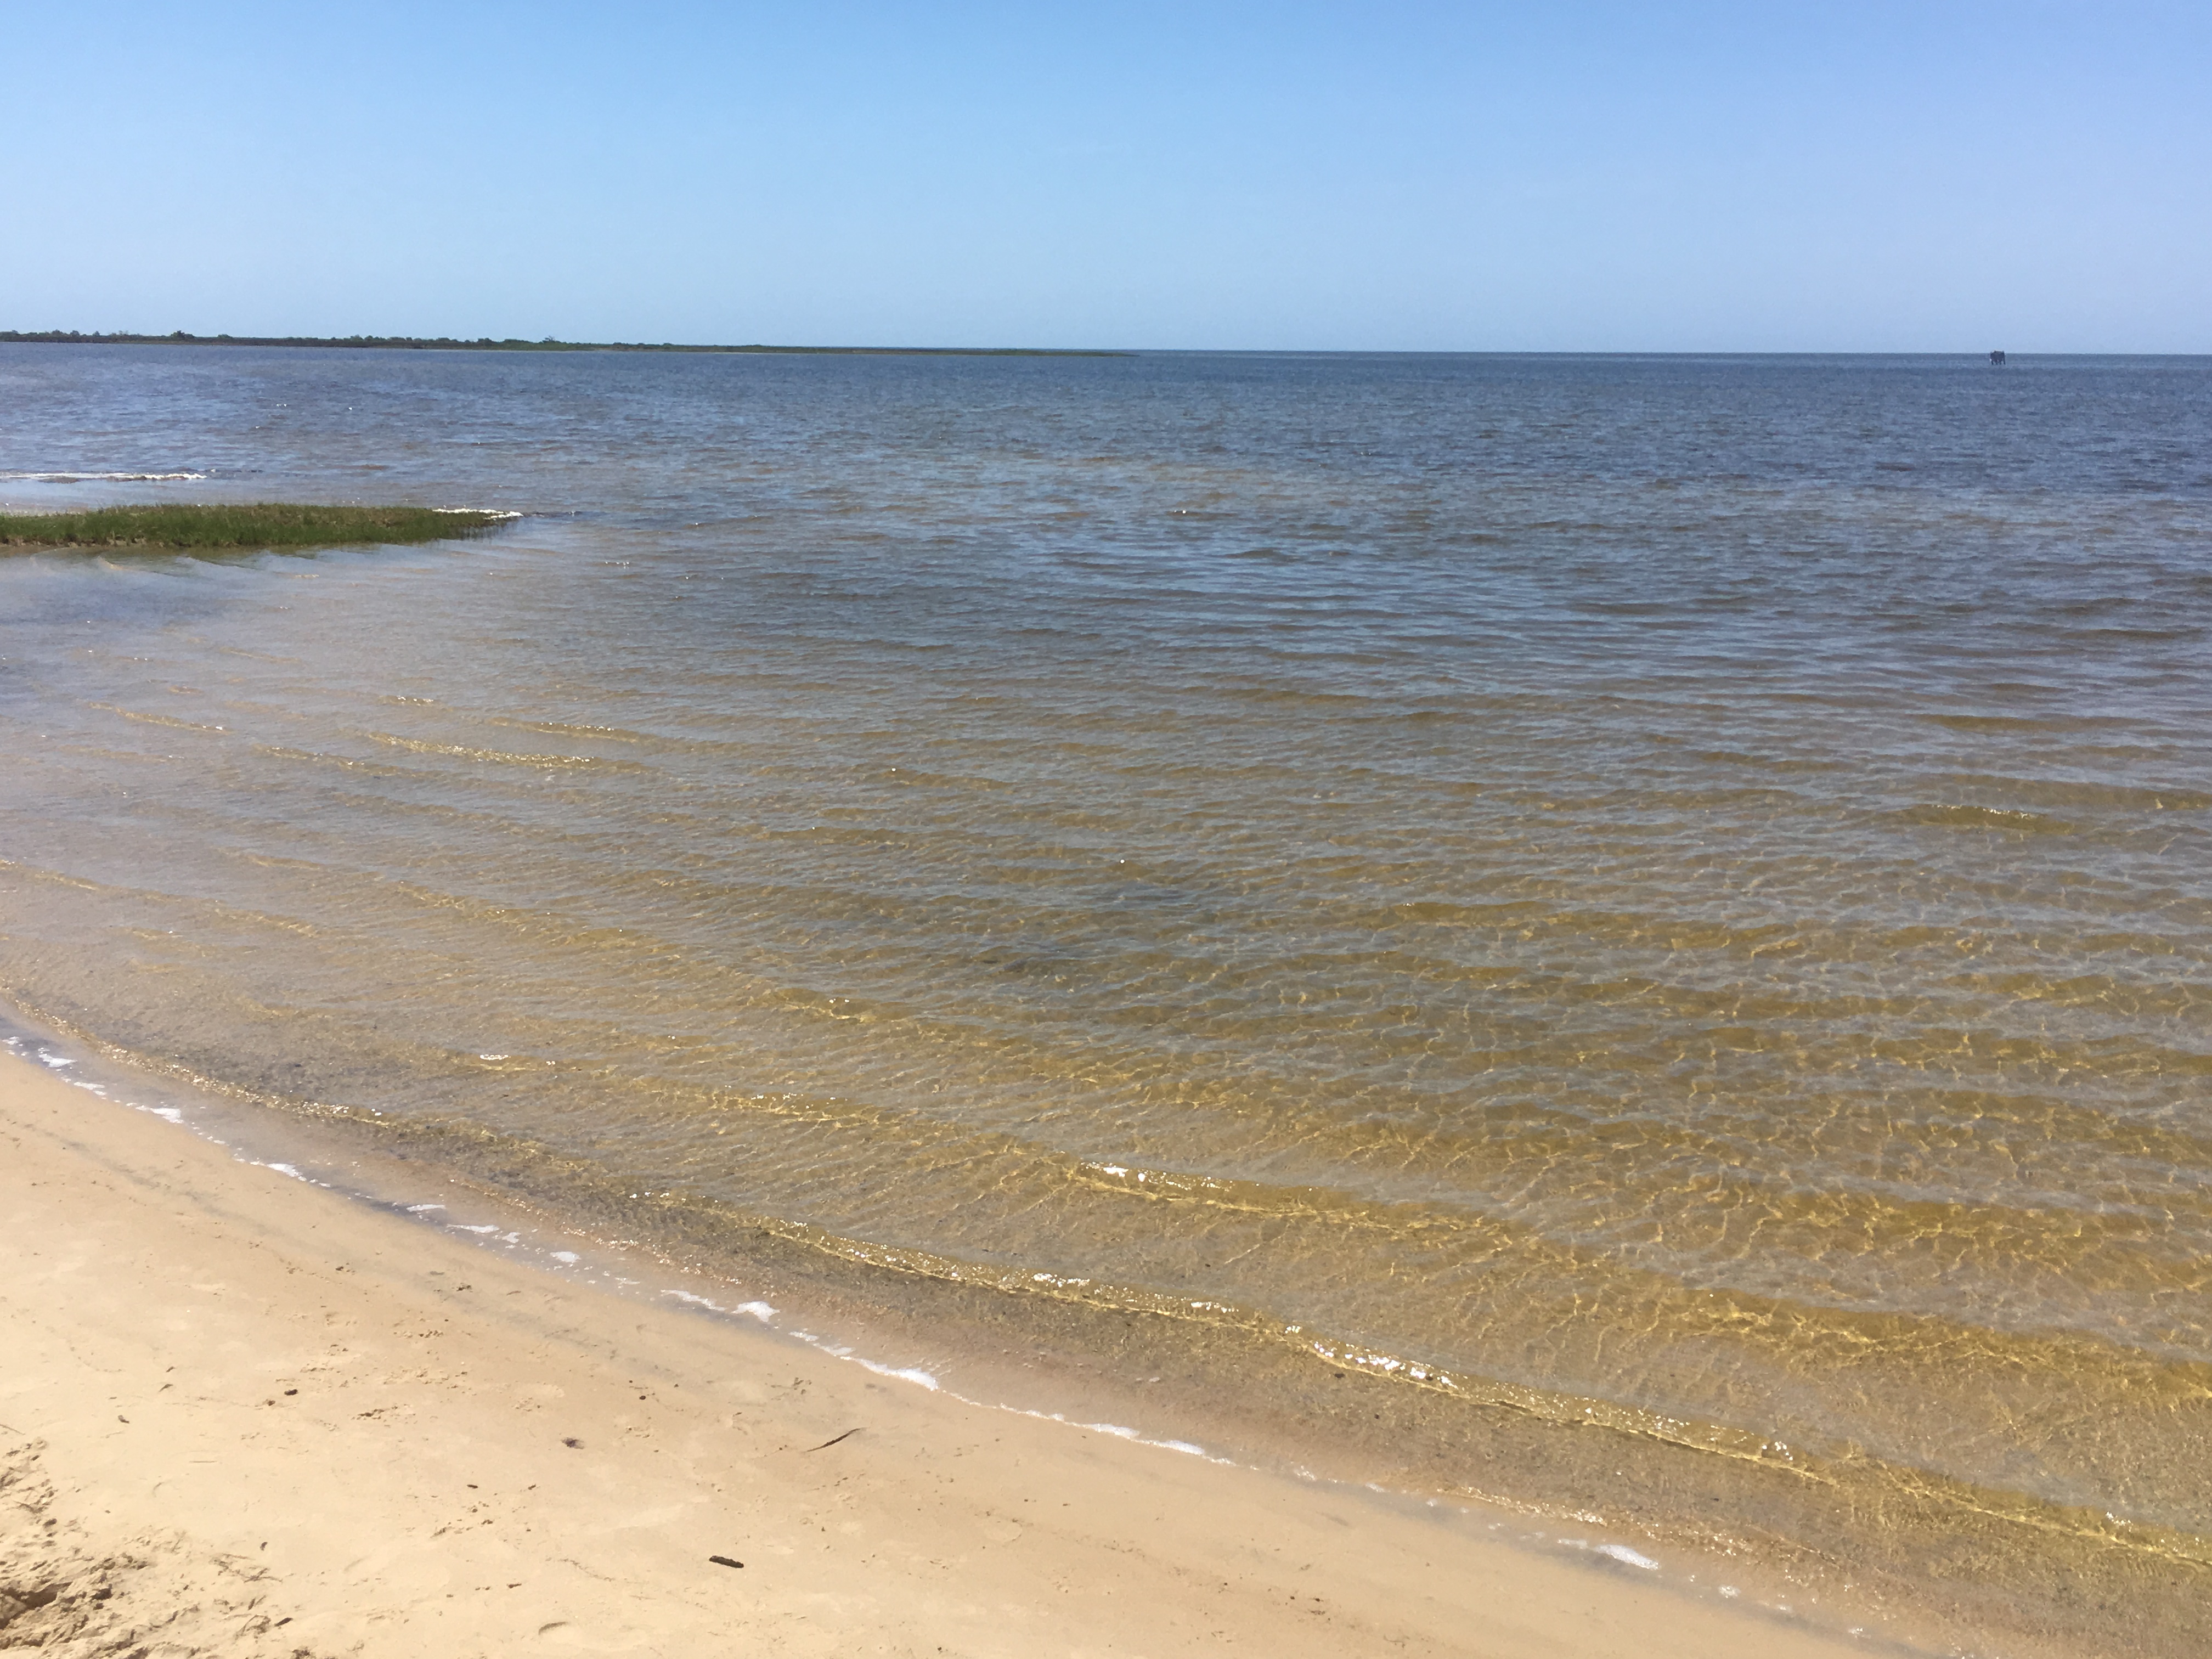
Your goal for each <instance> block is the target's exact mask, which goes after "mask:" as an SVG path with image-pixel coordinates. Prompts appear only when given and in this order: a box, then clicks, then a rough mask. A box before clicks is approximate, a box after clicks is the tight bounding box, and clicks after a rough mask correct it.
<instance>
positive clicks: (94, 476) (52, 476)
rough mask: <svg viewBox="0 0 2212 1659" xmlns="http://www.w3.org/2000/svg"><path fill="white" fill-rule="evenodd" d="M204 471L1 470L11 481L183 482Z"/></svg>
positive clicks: (200, 474)
mask: <svg viewBox="0 0 2212 1659" xmlns="http://www.w3.org/2000/svg"><path fill="white" fill-rule="evenodd" d="M204 477H207V474H206V473H204V472H0V479H4V480H6V481H7V482H9V483H186V482H188V481H191V480H193V479H197V478H204Z"/></svg>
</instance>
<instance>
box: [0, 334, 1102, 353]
mask: <svg viewBox="0 0 2212 1659" xmlns="http://www.w3.org/2000/svg"><path fill="white" fill-rule="evenodd" d="M0 345H167V346H176V345H202V346H319V347H325V348H331V347H350V348H352V349H356V350H371V351H690V352H707V353H757V354H763V355H770V356H813V357H821V356H829V357H1130V356H1135V355H1136V354H1135V353H1134V352H1129V351H1106V350H1084V349H1054V348H1051V347H1046V346H804V345H676V344H672V343H668V342H665V341H664V342H663V343H660V344H659V345H648V344H647V343H643V342H641V341H639V342H631V341H624V340H605V341H591V340H553V339H545V340H494V339H491V338H489V337H486V338H483V339H477V340H454V339H448V338H447V337H443V336H441V337H438V338H436V339H435V340H433V339H416V338H414V337H410V336H405V335H397V334H355V335H349V336H348V337H345V338H343V339H320V338H316V337H310V336H307V335H303V334H287V335H247V334H237V335H232V334H211V335H210V334H187V333H185V332H184V331H182V330H179V331H177V332H176V333H173V334H101V333H98V332H94V333H91V334H81V333H79V332H77V331H76V330H75V329H69V330H63V329H46V330H43V331H38V332H30V333H26V332H21V331H16V330H14V329H4V330H0Z"/></svg>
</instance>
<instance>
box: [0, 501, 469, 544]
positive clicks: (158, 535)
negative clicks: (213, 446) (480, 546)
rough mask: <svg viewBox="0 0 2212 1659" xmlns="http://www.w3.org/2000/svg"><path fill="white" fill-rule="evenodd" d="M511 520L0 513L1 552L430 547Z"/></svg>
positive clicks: (252, 508) (331, 514)
mask: <svg viewBox="0 0 2212 1659" xmlns="http://www.w3.org/2000/svg"><path fill="white" fill-rule="evenodd" d="M511 516H512V515H511V514H508V513H483V512H474V511H470V512H462V511H458V510H453V509H448V508H444V507H301V506H296V505H295V504H293V503H292V502H289V501H254V502H250V503H242V504H233V503H228V502H216V503H210V504H208V505H205V506H179V507H96V508H94V509H93V510H92V511H91V512H88V513H0V548H8V549H10V550H25V551H27V550H30V549H33V548H40V547H84V548H94V547H143V548H153V549H164V548H232V549H237V548H280V547H289V548H297V547H342V546H345V545H348V544H362V543H372V544H390V543H394V542H435V541H444V540H446V539H447V538H450V537H454V536H467V535H473V534H476V533H477V532H481V531H484V530H488V529H489V528H490V527H491V526H494V525H495V524H498V523H500V522H501V521H502V520H506V519H507V518H509V517H511Z"/></svg>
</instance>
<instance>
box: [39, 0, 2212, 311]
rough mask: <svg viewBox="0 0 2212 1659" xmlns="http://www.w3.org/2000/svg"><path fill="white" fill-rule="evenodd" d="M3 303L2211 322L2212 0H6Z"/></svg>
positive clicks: (109, 307) (53, 307) (150, 307)
mask: <svg viewBox="0 0 2212 1659" xmlns="http://www.w3.org/2000/svg"><path fill="white" fill-rule="evenodd" d="M0 39H4V40H6V42H7V58H8V70H7V84H8V92H7V97H6V102H5V110H4V126H3V127H0V131H4V134H5V137H4V139H0V144H4V150H0V155H4V157H5V167H6V173H5V177H6V181H7V185H6V190H5V191H4V193H3V194H0V326H4V327H16V328H45V327H63V328H82V329H92V328H109V329H131V330H138V331H160V332H166V331H168V330H170V329H173V328H184V329H189V330H191V331H195V332H198V333H215V332H219V331H228V332H231V333H264V332H295V331H296V332H304V333H348V334H350V333H356V332H367V333H420V334H454V335H466V336H475V335H480V334H491V335H495V336H501V337H504V336H507V335H525V336H529V337H537V336H540V335H545V334H556V335H560V336H562V337H566V338H586V339H607V338H619V339H654V340H659V339H675V340H693V341H721V342H745V341H755V340H767V341H787V342H799V343H809V342H811V343H859V344H900V343H941V344H1034V345H1092V344H1097V345H1131V346H1161V347H1235V348H1291V349H1441V350H1462V349H1465V350H1487V349H1543V350H1577V349H1601V350H1611V349H1632V350H1633V349H1651V350H1708V349H1738V350H1790V349H1808V350H1892V349H1896V350H1917V349H1944V350H1956V349H1964V350H1975V349H1988V348H1990V347H1992V346H2000V345H2001V346H2004V347H2007V348H2008V349H2012V350H2015V351H2035V350H2054V351H2057V350H2063V351H2083V350H2123V351H2207V350H2212V4H2207V3H2204V0H2197V3H2195V4H2191V5H2180V4H2165V3H2158V4H2131V3H2128V0H2108V3H2103V4H2094V5H2092V4H2057V3H2052V4H2039V3H2032V0H2024V3H2015V4H2009V5H1997V4H1949V3H1944V0H1922V3H1915V4H1890V3H1886V0H1863V3H1835V4H1829V3H1807V4H1793V3H1790V0H1766V3H1760V4H1705V5H1698V4H1690V5H1670V4H1665V3H1650V4H1635V5H1631V4H1601V3H1575V0H1562V3H1556V4H1543V3H1536V0H1527V3H1521V4H1513V5H1491V4H1473V3H1470V4H1462V5H1427V4H1400V3H1389V0H1368V3H1364V4H1358V5H1352V4H1299V3H1296V0H1274V3H1268V4H1255V5H1246V4H1209V3H1206V0H1182V3H1169V4H1138V5H1128V4H1117V3H1111V0H1101V3H1089V4H1056V3H1051V0H1038V3H1031V4H1024V5H959V4H939V5H911V6H891V5H867V4H860V5H842V4H836V3H829V4H822V3H814V4H806V5H796V4H790V5H749V4H738V3H732V4H724V5H706V4H682V3H661V4H655V3H651V0H646V3H635V0H633V3H627V4H622V5H613V4H582V5H575V4H559V3H532V4H521V3H507V4H486V3H479V0H444V3H438V4H414V3H394V4H381V5H376V6H362V5H345V4H336V5H316V4H309V3H302V0H287V3H284V4H281V5H276V4H270V5H240V4H233V3H224V0H216V3H204V4H194V5H190V6H182V5H177V4H173V3H165V4H161V5H158V6H155V5H115V4H103V3H100V0H85V3H80V4H76V5H72V6H63V5H58V4H54V3H51V0H0Z"/></svg>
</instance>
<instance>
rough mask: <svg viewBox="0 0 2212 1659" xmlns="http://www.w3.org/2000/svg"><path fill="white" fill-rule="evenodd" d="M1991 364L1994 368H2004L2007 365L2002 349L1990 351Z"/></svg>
mask: <svg viewBox="0 0 2212 1659" xmlns="http://www.w3.org/2000/svg"><path fill="white" fill-rule="evenodd" d="M2004 366H2005V355H2004V353H2003V352H2002V351H1992V352H1991V353H1990V367H1991V368H2003V367H2004Z"/></svg>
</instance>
